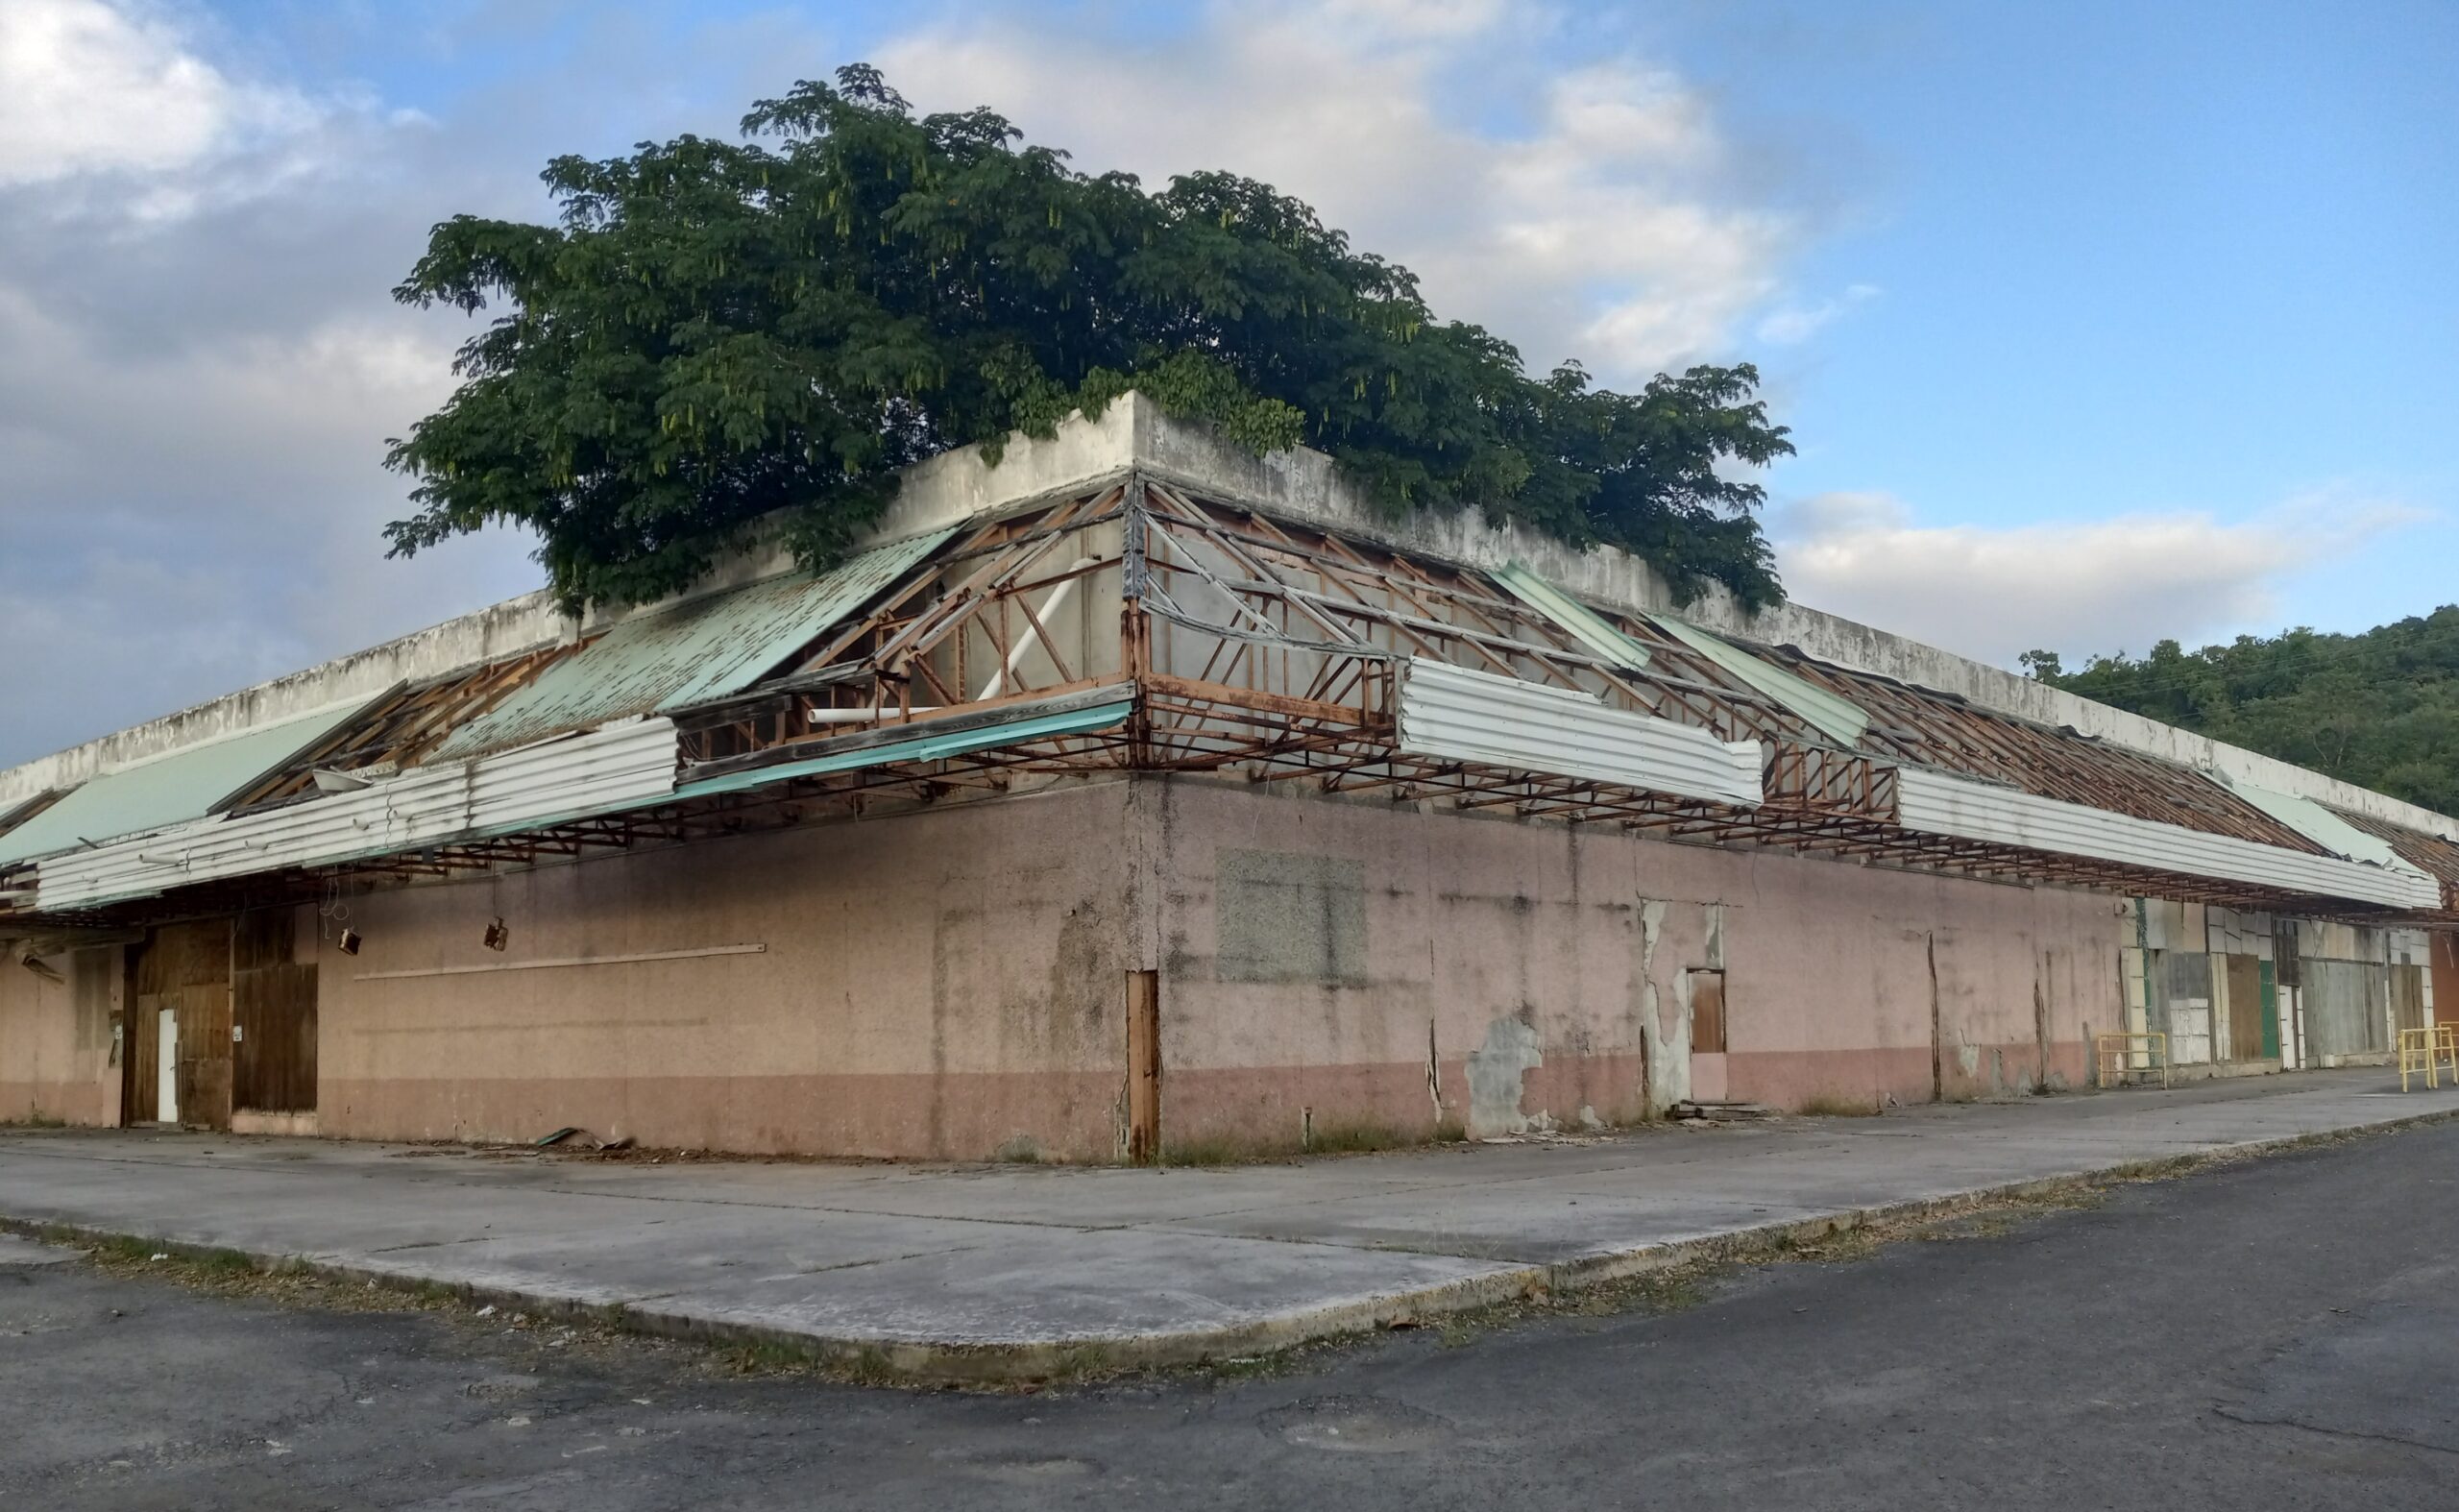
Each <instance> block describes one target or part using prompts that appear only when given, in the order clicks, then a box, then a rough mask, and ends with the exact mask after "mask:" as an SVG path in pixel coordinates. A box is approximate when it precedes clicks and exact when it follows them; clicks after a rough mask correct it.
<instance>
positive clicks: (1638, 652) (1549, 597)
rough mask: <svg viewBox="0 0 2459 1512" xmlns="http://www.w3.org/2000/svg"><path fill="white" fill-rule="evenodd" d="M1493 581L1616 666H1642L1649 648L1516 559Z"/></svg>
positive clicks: (1573, 638)
mask: <svg viewBox="0 0 2459 1512" xmlns="http://www.w3.org/2000/svg"><path fill="white" fill-rule="evenodd" d="M1495 580H1496V581H1497V582H1499V583H1501V584H1502V585H1503V586H1504V587H1505V588H1508V589H1510V590H1511V592H1512V593H1513V594H1514V595H1516V596H1517V597H1519V598H1520V600H1521V601H1522V603H1525V604H1526V605H1528V607H1530V608H1531V609H1534V610H1536V611H1537V612H1538V613H1540V614H1542V615H1544V616H1545V617H1546V619H1548V620H1551V621H1553V622H1555V623H1556V624H1558V625H1560V626H1562V627H1563V629H1564V630H1565V631H1567V632H1569V634H1570V638H1571V639H1572V640H1574V641H1577V642H1579V644H1580V645H1582V646H1587V647H1588V648H1589V649H1590V650H1592V651H1594V652H1595V653H1596V654H1597V655H1599V656H1602V657H1604V658H1605V659H1606V660H1607V661H1609V662H1611V663H1613V664H1614V665H1615V666H1617V667H1645V666H1646V665H1647V664H1648V648H1647V647H1646V646H1642V645H1641V644H1640V643H1639V642H1637V641H1635V640H1632V639H1631V638H1630V637H1629V636H1627V635H1624V634H1623V633H1622V632H1621V631H1620V630H1618V629H1616V628H1615V627H1614V622H1612V621H1610V620H1608V619H1606V618H1605V617H1604V616H1603V615H1601V614H1598V613H1597V612H1596V611H1595V610H1594V609H1591V608H1590V607H1589V606H1588V605H1586V604H1584V603H1581V602H1580V601H1579V600H1578V599H1576V598H1574V597H1571V596H1570V595H1569V594H1567V593H1565V592H1563V591H1562V590H1561V589H1559V588H1557V587H1555V586H1554V585H1553V584H1551V583H1549V582H1547V581H1546V579H1544V578H1542V577H1540V576H1538V575H1537V574H1536V573H1532V572H1530V571H1529V570H1528V569H1527V568H1526V567H1524V566H1522V564H1520V563H1518V562H1514V563H1512V564H1511V565H1509V566H1507V567H1504V568H1502V569H1500V570H1499V571H1497V573H1495Z"/></svg>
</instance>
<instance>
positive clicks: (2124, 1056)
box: [2092, 1033, 2169, 1086]
mask: <svg viewBox="0 0 2459 1512" xmlns="http://www.w3.org/2000/svg"><path fill="white" fill-rule="evenodd" d="M2092 1054H2093V1057H2094V1059H2095V1061H2097V1062H2098V1064H2097V1066H2096V1067H2095V1070H2094V1078H2095V1081H2096V1083H2097V1085H2101V1086H2115V1085H2118V1084H2119V1083H2121V1082H2123V1081H2125V1080H2126V1079H2127V1078H2129V1077H2130V1076H2134V1075H2137V1074H2140V1075H2142V1076H2144V1077H2146V1078H2149V1077H2150V1076H2151V1074H2152V1073H2153V1072H2155V1071H2157V1072H2159V1073H2160V1085H2162V1086H2166V1085H2169V1036H2166V1035H2163V1034H2156V1033H2155V1034H2149V1035H2094V1036H2092Z"/></svg>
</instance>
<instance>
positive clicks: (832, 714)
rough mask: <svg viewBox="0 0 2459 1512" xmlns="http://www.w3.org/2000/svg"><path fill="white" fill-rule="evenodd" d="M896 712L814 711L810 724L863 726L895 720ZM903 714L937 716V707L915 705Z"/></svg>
mask: <svg viewBox="0 0 2459 1512" xmlns="http://www.w3.org/2000/svg"><path fill="white" fill-rule="evenodd" d="M898 712H899V711H897V710H895V709H814V710H812V711H811V722H812V723H814V724H864V723H868V722H869V721H870V720H872V719H881V720H887V719H894V718H896V716H897V714H898ZM905 712H907V713H912V714H937V713H938V712H939V706H938V705H937V704H936V703H917V704H915V705H914V706H913V708H912V709H911V710H908V711H905Z"/></svg>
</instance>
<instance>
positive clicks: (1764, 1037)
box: [1136, 780, 2118, 1145]
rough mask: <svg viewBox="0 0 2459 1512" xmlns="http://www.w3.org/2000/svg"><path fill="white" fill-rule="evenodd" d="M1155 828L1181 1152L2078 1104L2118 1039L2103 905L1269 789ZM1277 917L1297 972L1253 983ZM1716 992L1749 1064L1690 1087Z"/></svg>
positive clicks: (1180, 788) (1218, 799)
mask: <svg viewBox="0 0 2459 1512" xmlns="http://www.w3.org/2000/svg"><path fill="white" fill-rule="evenodd" d="M1136 802H1137V807H1138V809H1139V810H1140V811H1141V812H1142V813H1143V814H1144V815H1145V816H1146V818H1145V821H1144V822H1145V823H1146V824H1148V825H1149V826H1150V827H1152V829H1153V830H1154V831H1155V832H1156V835H1157V837H1159V839H1158V841H1157V843H1156V857H1157V858H1158V859H1157V866H1158V877H1159V880H1158V897H1159V900H1160V910H1159V927H1160V933H1161V941H1160V950H1159V955H1158V962H1157V963H1158V965H1159V966H1160V969H1161V973H1162V987H1161V990H1162V1012H1163V1025H1162V1053H1163V1061H1164V1063H1165V1066H1166V1071H1165V1077H1164V1083H1163V1130H1164V1143H1165V1145H1166V1144H1168V1143H1170V1142H1173V1141H1181V1142H1187V1143H1198V1144H1201V1143H1205V1142H1208V1141H1216V1140H1229V1141H1243V1142H1248V1143H1254V1144H1261V1145H1274V1144H1290V1145H1294V1144H1296V1143H1297V1142H1298V1140H1299V1137H1300V1131H1301V1129H1302V1127H1303V1123H1304V1122H1305V1120H1307V1119H1308V1118H1309V1117H1310V1116H1311V1119H1312V1121H1313V1124H1314V1126H1315V1128H1316V1129H1317V1130H1318V1131H1322V1130H1324V1129H1325V1128H1326V1127H1327V1124H1329V1125H1338V1124H1341V1123H1345V1122H1349V1123H1365V1124H1372V1125H1377V1126H1381V1127H1384V1128H1387V1129H1390V1130H1393V1131H1396V1132H1403V1133H1414V1134H1422V1133H1425V1132H1429V1131H1431V1130H1433V1129H1435V1128H1436V1127H1437V1126H1438V1124H1454V1125H1459V1126H1463V1127H1465V1128H1466V1129H1467V1130H1468V1131H1469V1132H1470V1133H1472V1134H1489V1133H1501V1132H1508V1131H1510V1130H1512V1129H1516V1128H1522V1127H1527V1126H1530V1125H1534V1126H1538V1127H1544V1126H1547V1125H1558V1126H1577V1125H1579V1124H1581V1123H1583V1122H1586V1121H1590V1120H1597V1121H1603V1122H1619V1121H1625V1120H1628V1119H1632V1118H1635V1117H1639V1116H1643V1114H1644V1113H1645V1112H1646V1111H1647V1110H1648V1109H1649V1106H1650V1103H1651V1101H1654V1102H1655V1103H1656V1104H1657V1105H1659V1106H1660V1107H1661V1106H1662V1105H1663V1103H1665V1102H1667V1101H1669V1100H1671V1099H1672V1098H1674V1097H1678V1096H1717V1095H1722V1096H1728V1097H1731V1098H1735V1099H1741V1100H1751V1101H1761V1102H1767V1103H1772V1104H1776V1105H1779V1106H1786V1107H1798V1106H1800V1105H1801V1104H1803V1103H1804V1102H1806V1101H1809V1100H1812V1099H1830V1100H1837V1101H1841V1102H1854V1103H1860V1104H1862V1105H1864V1106H1873V1105H1877V1104H1880V1103H1884V1102H1885V1101H1887V1100H1890V1099H1892V1100H1894V1101H1897V1102H1906V1103H1910V1102H1926V1101H1928V1100H1930V1098H1931V1096H1932V1093H1933V1088H1934V1077H1935V1081H1936V1085H1937V1086H1938V1087H1939V1088H1940V1089H1942V1090H1943V1092H1944V1094H1945V1095H1946V1096H1948V1097H1950V1098H1958V1097H1971V1096H1984V1095H1990V1094H1992V1093H1999V1092H2009V1093H2011V1092H2018V1091H2023V1090H2026V1089H2029V1088H2030V1087H2032V1086H2033V1085H2036V1084H2039V1083H2041V1082H2042V1081H2044V1080H2046V1081H2049V1082H2052V1083H2060V1082H2062V1083H2066V1084H2077V1083H2080V1082H2081V1081H2082V1077H2083V1074H2084V1068H2085V1052H2084V1044H2085V1034H2086V1026H2087V1025H2094V1024H2097V1025H2099V1026H2102V1027H2106V1026H2107V1025H2109V1024H2112V1023H2114V1022H2115V1020H2116V1018H2117V1014H2118V1008H2117V981H2118V976H2117V965H2116V954H2115V952H2116V947H2117V932H2116V927H2115V926H2116V912H2117V903H2116V900H2114V899H2111V898H2106V897H2099V896H2094V895H2091V894H2085V893H2080V892H2071V891H2064V890H2052V889H2025V888H2012V887H2000V886H1995V885H1991V884H1986V883H1979V882H1971V881H1964V880H1960V879H1948V878H1937V877H1928V876H1921V875H1916V874H1911V873H1904V872H1889V871H1877V870H1869V869H1865V868H1861V867H1855V866H1845V865H1841V864H1838V863H1834V862H1825V861H1814V860H1808V859H1803V858H1797V857H1789V856H1781V855H1776V854H1768V853H1746V852H1733V851H1720V850H1713V849H1709V848H1705V847H1696V846H1684V845H1672V844H1666V843H1662V842H1658V841H1647V840H1642V839H1638V838H1635V837H1632V836H1629V835H1626V834H1624V833H1622V832H1620V831H1619V830H1609V829H1602V828H1595V827H1590V828H1583V829H1573V828H1569V827H1566V826H1562V825H1559V824H1546V823H1527V822H1521V821H1517V820H1511V819H1494V818H1485V817H1471V816H1462V815H1457V814H1450V813H1429V812H1421V811H1420V810H1419V809H1417V808H1416V807H1414V806H1397V807H1396V806H1394V805H1392V804H1390V803H1388V802H1383V801H1374V802H1350V801H1327V800H1324V799H1322V798H1319V797H1313V796H1310V795H1303V794H1299V793H1294V792H1291V791H1289V790H1286V789H1278V788H1274V789H1251V788H1247V787H1244V786H1239V787H1229V786H1226V785H1219V784H1209V783H1203V782H1197V781H1189V780H1176V781H1160V780H1156V781H1153V782H1149V783H1145V784H1143V785H1141V786H1140V787H1139V790H1138V795H1137V800H1136ZM1276 910H1278V911H1279V915H1282V916H1279V917H1278V918H1275V917H1273V915H1274V913H1275V911H1276ZM1256 915H1263V916H1264V917H1263V919H1262V920H1261V922H1272V923H1278V925H1279V933H1280V934H1281V936H1282V937H1283V938H1285V939H1289V940H1290V946H1289V958H1288V959H1283V960H1274V959H1261V960H1258V959H1256V958H1255V952H1254V937H1256V936H1257V935H1258V934H1260V933H1264V931H1262V930H1260V929H1259V928H1258V924H1259V919H1258V917H1257V916H1256ZM1934 946H1935V956H1936V965H1937V970H1936V982H1937V996H1936V1013H1935V1020H1936V1035H1935V1036H1934V1033H1933V1025H1934V1012H1933V1006H1932V992H1931V981H1932V972H1931V961H1932V958H1933V948H1934ZM1716 966H1721V967H1722V969H1724V971H1725V973H1726V989H1725V1004H1726V1010H1725V1011H1726V1020H1727V1025H1728V1029H1727V1044H1728V1049H1729V1053H1728V1054H1727V1055H1725V1056H1723V1057H1721V1058H1714V1059H1709V1058H1703V1063H1702V1065H1701V1066H1700V1069H1701V1071H1702V1072H1703V1073H1704V1074H1703V1075H1702V1077H1701V1084H1702V1085H1698V1086H1696V1087H1692V1086H1691V1085H1688V1084H1687V1081H1686V1079H1684V1078H1683V1077H1682V1076H1681V1075H1680V1071H1679V1069H1677V1068H1680V1067H1682V1066H1683V1065H1684V1061H1685V1058H1686V1047H1687V1042H1688V1041H1687V1024H1686V1020H1685V1017H1684V1015H1685V1013H1686V1012H1687V1008H1686V1006H1685V1005H1686V1004H1687V997H1686V996H1685V992H1684V984H1683V976H1684V973H1685V972H1686V971H1689V970H1692V969H1698V968H1707V967H1716ZM2044 1038H2045V1039H2046V1040H2047V1041H2048V1047H2047V1054H2046V1056H2045V1057H2044V1055H2043V1053H2042V1048H2041V1046H2042V1040H2043V1039H2044ZM1429 1061H1431V1067H1432V1083H1433V1086H1432V1089H1429V1085H1428V1084H1429V1075H1428V1071H1429ZM1934 1062H1935V1064H1934ZM1651 1071H1653V1074H1651ZM1719 1084H1720V1085H1719ZM1651 1092H1653V1094H1654V1096H1653V1098H1652V1097H1651Z"/></svg>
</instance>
